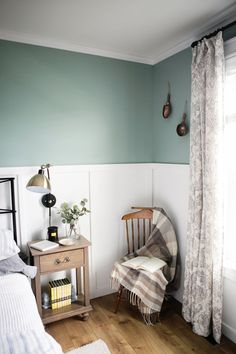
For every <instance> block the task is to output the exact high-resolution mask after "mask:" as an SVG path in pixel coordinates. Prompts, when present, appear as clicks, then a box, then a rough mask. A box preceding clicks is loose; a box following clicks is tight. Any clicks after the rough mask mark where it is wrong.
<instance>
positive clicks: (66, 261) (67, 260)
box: [55, 256, 70, 264]
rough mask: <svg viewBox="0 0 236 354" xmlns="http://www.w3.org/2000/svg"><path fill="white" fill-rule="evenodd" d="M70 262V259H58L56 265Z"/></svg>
mask: <svg viewBox="0 0 236 354" xmlns="http://www.w3.org/2000/svg"><path fill="white" fill-rule="evenodd" d="M68 262H70V257H68V256H67V257H65V258H64V259H60V258H56V259H55V264H61V263H68Z"/></svg>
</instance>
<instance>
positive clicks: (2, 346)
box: [0, 274, 63, 354]
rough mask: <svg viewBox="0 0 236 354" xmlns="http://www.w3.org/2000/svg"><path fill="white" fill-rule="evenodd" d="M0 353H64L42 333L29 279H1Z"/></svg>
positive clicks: (21, 276) (19, 276) (6, 276)
mask: <svg viewBox="0 0 236 354" xmlns="http://www.w3.org/2000/svg"><path fill="white" fill-rule="evenodd" d="M0 354H63V352H62V349H61V346H60V345H59V344H58V343H57V342H56V341H55V340H54V339H53V338H52V337H51V336H50V335H49V334H48V333H46V332H45V330H44V327H43V324H42V321H41V318H40V316H39V313H38V310H37V305H36V301H35V298H34V295H33V292H32V290H31V287H30V284H29V281H28V279H27V278H26V276H25V275H23V274H9V275H5V276H2V277H0Z"/></svg>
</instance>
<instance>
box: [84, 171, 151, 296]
mask: <svg viewBox="0 0 236 354" xmlns="http://www.w3.org/2000/svg"><path fill="white" fill-rule="evenodd" d="M90 185H91V209H92V213H91V235H92V244H93V247H92V269H93V274H92V284H93V293H92V295H93V296H94V297H96V296H101V295H104V294H107V293H108V292H111V287H110V274H111V270H112V267H113V264H114V262H115V261H116V260H118V259H119V258H121V256H123V255H124V254H125V252H126V239H125V233H124V224H123V223H122V222H121V217H122V215H124V214H125V213H126V212H129V211H130V207H131V206H135V205H151V202H152V171H151V167H150V165H116V166H113V167H112V168H108V167H106V168H98V169H97V170H92V171H91V176H90Z"/></svg>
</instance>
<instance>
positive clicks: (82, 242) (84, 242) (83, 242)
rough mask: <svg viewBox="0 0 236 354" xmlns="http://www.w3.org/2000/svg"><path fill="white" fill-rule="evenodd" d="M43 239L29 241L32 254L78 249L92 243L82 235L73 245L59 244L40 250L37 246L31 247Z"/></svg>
mask: <svg viewBox="0 0 236 354" xmlns="http://www.w3.org/2000/svg"><path fill="white" fill-rule="evenodd" d="M39 241H42V240H35V241H32V242H28V247H29V249H30V253H31V255H32V256H33V257H34V256H43V255H45V254H52V253H58V252H65V251H71V250H76V249H78V248H86V247H88V246H90V245H91V242H89V241H88V240H87V239H86V238H85V237H84V236H80V238H79V239H78V240H76V242H75V244H73V245H71V246H62V245H59V247H56V248H53V249H51V250H48V251H38V250H36V249H35V248H32V247H30V246H31V245H32V244H33V243H35V242H39Z"/></svg>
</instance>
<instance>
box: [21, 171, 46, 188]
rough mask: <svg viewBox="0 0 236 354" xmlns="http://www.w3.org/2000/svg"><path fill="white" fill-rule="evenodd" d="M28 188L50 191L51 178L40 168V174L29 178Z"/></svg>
mask: <svg viewBox="0 0 236 354" xmlns="http://www.w3.org/2000/svg"><path fill="white" fill-rule="evenodd" d="M26 188H27V189H28V190H29V191H31V192H36V193H49V192H50V191H51V184H50V181H49V179H48V178H47V177H46V176H45V175H44V173H43V170H39V172H38V174H37V175H35V176H33V177H32V178H31V179H30V180H29V182H28V183H27V185H26Z"/></svg>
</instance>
